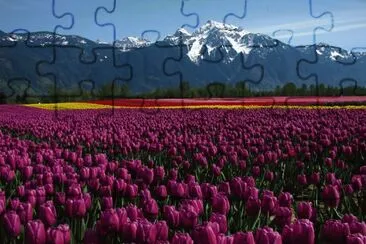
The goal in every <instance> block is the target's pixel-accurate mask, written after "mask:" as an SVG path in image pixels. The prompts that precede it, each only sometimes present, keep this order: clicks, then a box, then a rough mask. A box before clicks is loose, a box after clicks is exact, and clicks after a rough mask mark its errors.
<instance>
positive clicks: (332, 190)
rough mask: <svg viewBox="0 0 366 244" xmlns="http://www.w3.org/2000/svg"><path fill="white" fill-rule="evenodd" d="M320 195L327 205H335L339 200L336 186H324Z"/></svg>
mask: <svg viewBox="0 0 366 244" xmlns="http://www.w3.org/2000/svg"><path fill="white" fill-rule="evenodd" d="M322 197H323V199H324V202H325V204H327V205H328V206H329V207H336V206H338V204H339V202H340V193H339V191H338V189H337V187H336V186H333V185H327V186H325V187H324V189H323V192H322Z"/></svg>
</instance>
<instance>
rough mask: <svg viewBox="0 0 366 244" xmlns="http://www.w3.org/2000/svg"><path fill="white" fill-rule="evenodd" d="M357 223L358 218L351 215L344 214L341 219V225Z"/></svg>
mask: <svg viewBox="0 0 366 244" xmlns="http://www.w3.org/2000/svg"><path fill="white" fill-rule="evenodd" d="M353 222H358V218H357V217H356V216H354V215H353V214H345V215H343V218H342V223H349V224H350V223H353Z"/></svg>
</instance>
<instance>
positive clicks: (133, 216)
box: [126, 204, 143, 221]
mask: <svg viewBox="0 0 366 244" xmlns="http://www.w3.org/2000/svg"><path fill="white" fill-rule="evenodd" d="M126 212H127V216H128V218H129V219H130V220H131V221H135V220H137V219H138V218H141V217H143V214H142V211H141V209H139V208H137V207H136V206H135V205H132V204H129V205H128V206H127V207H126Z"/></svg>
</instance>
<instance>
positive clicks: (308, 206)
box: [297, 202, 313, 219]
mask: <svg viewBox="0 0 366 244" xmlns="http://www.w3.org/2000/svg"><path fill="white" fill-rule="evenodd" d="M312 215H313V207H312V203H311V202H299V203H298V204H297V216H298V217H299V218H300V219H310V218H311V216H312Z"/></svg>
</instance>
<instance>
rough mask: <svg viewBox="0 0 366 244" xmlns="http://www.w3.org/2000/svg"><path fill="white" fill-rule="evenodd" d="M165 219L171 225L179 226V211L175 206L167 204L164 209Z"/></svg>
mask: <svg viewBox="0 0 366 244" xmlns="http://www.w3.org/2000/svg"><path fill="white" fill-rule="evenodd" d="M163 216H164V219H165V220H166V221H167V222H168V224H169V226H171V227H178V226H179V224H180V222H179V216H180V214H179V211H177V210H176V209H175V207H174V206H168V205H165V206H164V209H163Z"/></svg>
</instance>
